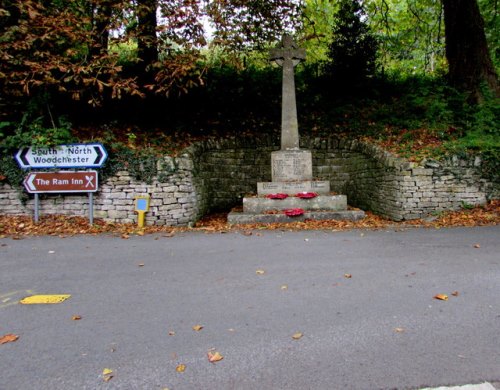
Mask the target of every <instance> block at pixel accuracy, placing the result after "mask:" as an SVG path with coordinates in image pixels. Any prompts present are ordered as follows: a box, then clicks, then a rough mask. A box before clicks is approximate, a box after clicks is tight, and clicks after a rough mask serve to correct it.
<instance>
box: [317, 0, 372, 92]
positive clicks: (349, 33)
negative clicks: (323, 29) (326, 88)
mask: <svg viewBox="0 0 500 390" xmlns="http://www.w3.org/2000/svg"><path fill="white" fill-rule="evenodd" d="M364 17H365V13H364V10H363V7H362V4H361V2H360V1H359V0H342V1H341V2H340V8H339V10H338V12H337V13H336V14H335V25H334V27H333V32H332V37H333V39H332V41H331V43H330V45H329V48H328V62H327V63H326V64H325V69H324V71H325V73H326V74H327V75H329V76H331V77H332V78H333V80H334V81H335V83H336V84H337V85H344V86H345V85H349V86H351V87H352V86H353V85H357V84H358V83H363V81H364V80H365V79H366V78H368V77H370V76H373V75H374V74H375V62H376V55H377V41H376V40H375V38H374V36H373V35H372V34H371V32H370V28H369V26H368V25H367V24H366V23H365V22H363V21H362V19H363V18H364Z"/></svg>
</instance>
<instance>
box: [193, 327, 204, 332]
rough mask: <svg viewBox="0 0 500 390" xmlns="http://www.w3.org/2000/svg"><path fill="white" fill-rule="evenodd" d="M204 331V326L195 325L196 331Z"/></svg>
mask: <svg viewBox="0 0 500 390" xmlns="http://www.w3.org/2000/svg"><path fill="white" fill-rule="evenodd" d="M202 329H203V325H195V326H193V330H195V331H197V332H199V331H200V330H202Z"/></svg>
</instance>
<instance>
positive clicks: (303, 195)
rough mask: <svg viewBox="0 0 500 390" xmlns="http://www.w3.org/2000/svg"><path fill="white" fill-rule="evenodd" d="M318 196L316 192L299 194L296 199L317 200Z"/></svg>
mask: <svg viewBox="0 0 500 390" xmlns="http://www.w3.org/2000/svg"><path fill="white" fill-rule="evenodd" d="M317 196H318V194H317V193H316V192H299V193H298V194H297V195H295V197H297V198H301V199H311V198H316V197H317Z"/></svg>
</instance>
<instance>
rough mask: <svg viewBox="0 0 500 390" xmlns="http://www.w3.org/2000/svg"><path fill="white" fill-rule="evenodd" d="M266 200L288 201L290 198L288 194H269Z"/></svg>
mask: <svg viewBox="0 0 500 390" xmlns="http://www.w3.org/2000/svg"><path fill="white" fill-rule="evenodd" d="M266 198H268V199H286V198H288V195H287V194H269V195H266Z"/></svg>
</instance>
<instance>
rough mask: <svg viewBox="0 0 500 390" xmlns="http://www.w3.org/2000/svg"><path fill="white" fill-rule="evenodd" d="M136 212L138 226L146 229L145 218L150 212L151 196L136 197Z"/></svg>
mask: <svg viewBox="0 0 500 390" xmlns="http://www.w3.org/2000/svg"><path fill="white" fill-rule="evenodd" d="M135 211H136V212H137V225H138V226H139V228H141V229H142V228H143V227H144V218H145V215H146V213H147V212H148V211H149V195H144V196H136V197H135Z"/></svg>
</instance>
